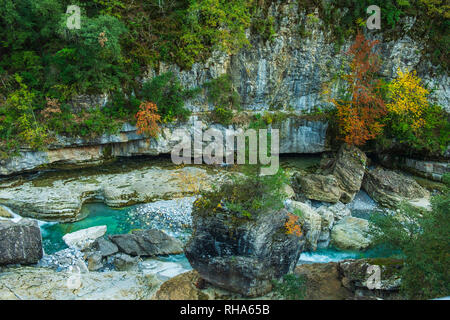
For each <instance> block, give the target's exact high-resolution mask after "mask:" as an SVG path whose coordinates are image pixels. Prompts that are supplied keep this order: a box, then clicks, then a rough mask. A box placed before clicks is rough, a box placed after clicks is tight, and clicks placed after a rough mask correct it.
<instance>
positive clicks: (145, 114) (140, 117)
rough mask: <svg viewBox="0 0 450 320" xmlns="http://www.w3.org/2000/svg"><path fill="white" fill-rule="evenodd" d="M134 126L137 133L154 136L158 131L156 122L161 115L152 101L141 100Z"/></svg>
mask: <svg viewBox="0 0 450 320" xmlns="http://www.w3.org/2000/svg"><path fill="white" fill-rule="evenodd" d="M136 119H137V122H136V126H137V128H138V130H137V133H138V134H148V135H149V136H150V137H153V138H156V137H157V136H158V133H159V131H160V129H159V126H158V122H159V121H160V120H161V116H160V115H159V114H158V107H157V106H156V104H154V103H153V102H142V103H141V105H140V106H139V111H138V112H137V113H136Z"/></svg>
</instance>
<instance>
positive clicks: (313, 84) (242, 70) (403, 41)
mask: <svg viewBox="0 0 450 320" xmlns="http://www.w3.org/2000/svg"><path fill="white" fill-rule="evenodd" d="M269 14H270V15H271V16H273V17H274V21H275V29H276V30H275V31H276V35H275V36H274V37H273V39H271V40H264V39H263V38H262V37H261V36H259V35H255V34H250V31H249V33H248V37H249V40H250V42H251V46H250V47H248V48H245V49H242V50H241V51H240V52H238V53H237V54H234V55H229V54H227V53H223V52H215V53H214V54H213V55H212V57H211V58H209V59H208V60H207V61H206V62H204V63H195V64H194V65H193V67H192V68H191V69H190V70H180V68H179V67H178V66H175V65H166V64H163V63H161V64H160V66H159V68H158V70H157V71H156V70H153V69H152V70H149V71H148V73H147V75H146V77H147V78H151V77H153V76H155V75H158V74H162V73H165V72H168V71H171V72H173V73H174V74H175V75H176V76H177V77H178V78H179V79H180V81H181V83H182V84H183V85H184V86H185V87H188V88H196V87H202V85H203V84H204V83H205V82H207V81H209V80H211V79H214V78H217V77H219V76H220V75H223V74H226V73H228V74H230V75H231V79H232V82H233V85H234V87H235V88H236V91H237V92H238V93H239V95H240V97H241V107H242V108H243V109H244V110H247V111H250V112H262V111H264V110H276V111H277V112H280V111H281V112H287V113H289V115H295V116H294V117H290V118H288V119H286V120H284V121H283V122H282V123H281V124H280V129H281V132H280V137H281V141H280V152H281V153H319V152H323V151H325V150H327V149H328V146H327V143H326V132H327V128H328V124H327V123H326V122H324V121H319V120H316V121H308V120H306V119H305V118H302V117H301V115H302V114H303V115H304V114H305V113H308V112H309V111H311V110H313V109H314V108H315V107H323V106H326V105H327V102H326V101H324V100H323V94H322V93H323V91H324V89H325V88H329V90H331V91H335V90H337V88H338V87H339V81H338V80H336V79H338V78H339V77H337V75H338V74H339V73H340V72H342V71H343V68H344V67H343V59H344V54H343V52H344V51H345V50H346V49H347V48H348V47H349V45H350V43H351V39H349V40H348V42H347V43H346V44H344V46H343V47H342V48H337V47H336V45H335V44H334V43H332V42H330V41H328V40H327V39H328V37H327V36H328V35H327V34H326V33H324V31H322V30H324V29H326V28H321V25H322V22H321V21H320V20H319V19H311V17H308V15H307V14H306V12H303V13H302V12H300V13H299V10H298V8H297V4H296V2H295V1H283V3H279V2H276V3H275V2H274V3H273V4H272V5H271V7H270V8H269ZM411 23H413V21H412V22H411ZM300 29H302V30H304V31H303V32H300ZM367 36H368V37H371V38H375V37H377V38H378V39H379V40H380V41H381V43H380V45H379V46H380V48H379V49H380V52H381V54H382V58H383V70H382V73H383V74H384V76H386V77H388V78H390V77H394V76H395V74H396V71H397V69H398V68H401V69H403V70H404V69H406V68H407V69H409V70H413V69H414V70H417V71H418V73H419V75H420V76H421V77H422V78H423V79H425V81H427V82H428V83H429V84H430V86H431V87H434V88H435V91H434V97H435V99H436V102H437V103H439V104H440V105H442V106H444V107H445V108H446V110H447V111H450V103H449V102H450V80H449V77H448V75H447V74H436V73H435V72H434V70H435V68H434V67H433V66H431V65H430V64H429V63H428V62H427V61H426V60H425V59H423V57H422V56H421V54H420V49H421V45H420V44H418V43H415V42H414V41H413V40H412V39H410V38H409V37H407V36H404V37H403V38H400V39H398V40H396V41H390V42H387V41H383V39H382V37H383V35H382V34H378V35H377V36H374V35H372V34H370V32H369V33H368V35H367ZM107 100H108V97H107V96H106V95H101V96H96V97H89V96H80V97H79V98H77V99H75V101H74V104H75V109H78V110H79V109H80V108H86V107H89V105H90V104H93V103H94V104H96V105H97V104H99V105H104V104H105V103H106V102H107ZM186 106H187V107H188V108H189V109H190V110H191V111H192V112H193V116H192V117H191V118H190V119H189V121H188V122H187V123H184V124H178V125H170V126H167V127H165V128H164V129H163V132H162V134H161V137H160V138H159V139H158V140H154V139H152V140H148V139H146V138H145V137H142V136H140V135H137V134H136V130H135V128H133V127H131V126H129V125H124V127H123V128H122V131H121V132H120V133H118V134H116V135H108V136H106V135H105V136H102V137H99V138H97V139H91V140H83V139H68V138H64V137H60V138H59V139H58V142H57V143H55V144H54V145H51V146H49V151H46V152H33V151H28V150H23V151H22V153H21V156H20V157H15V158H12V159H8V160H0V175H7V174H13V173H18V172H22V171H26V170H34V169H37V168H39V167H40V166H42V165H49V164H55V163H58V164H72V165H84V164H87V163H97V162H100V161H102V160H103V159H105V158H107V157H111V156H132V155H141V154H149V155H158V154H164V153H170V151H171V149H172V147H173V146H174V144H175V143H176V142H175V141H171V137H172V133H173V130H174V129H176V128H186V129H187V130H188V131H189V132H191V133H192V132H193V128H192V124H193V122H194V121H195V120H196V119H197V117H198V116H201V114H202V113H203V112H205V111H208V110H211V109H212V108H213V107H214V106H213V105H212V104H210V103H208V99H207V93H206V91H205V90H204V91H203V92H202V93H200V94H199V95H198V96H197V97H195V98H194V99H192V100H189V101H186ZM214 126H215V127H217V128H218V129H219V130H222V131H223V130H225V129H226V128H225V127H223V126H220V125H214Z"/></svg>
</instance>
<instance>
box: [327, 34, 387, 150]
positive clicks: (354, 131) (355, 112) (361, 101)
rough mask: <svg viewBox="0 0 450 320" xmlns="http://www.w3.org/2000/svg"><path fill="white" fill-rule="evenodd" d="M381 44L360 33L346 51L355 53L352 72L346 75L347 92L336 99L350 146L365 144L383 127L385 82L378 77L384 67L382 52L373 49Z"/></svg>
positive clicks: (351, 53)
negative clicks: (382, 91)
mask: <svg viewBox="0 0 450 320" xmlns="http://www.w3.org/2000/svg"><path fill="white" fill-rule="evenodd" d="M377 43H378V41H370V40H367V39H366V38H365V37H364V35H363V34H362V33H361V32H358V34H357V35H356V39H355V42H354V43H353V44H352V46H351V47H350V49H349V50H348V51H347V52H346V54H347V55H350V56H352V61H351V64H350V68H351V72H350V74H347V75H345V76H344V80H345V81H346V83H347V94H346V95H344V97H343V98H340V99H337V100H336V99H333V100H332V102H333V103H334V105H335V106H336V109H337V118H338V125H339V131H340V134H341V135H342V137H341V138H342V140H344V141H345V142H346V143H348V144H350V145H357V146H360V145H363V144H365V143H366V142H367V141H368V140H371V139H374V138H375V137H376V136H377V135H379V134H380V133H381V132H382V130H383V125H382V124H381V122H380V120H381V117H382V116H383V115H385V114H386V113H387V110H386V106H385V103H384V101H383V99H382V96H381V92H380V89H381V86H382V82H381V80H380V79H376V78H375V76H376V73H377V72H378V70H379V69H380V67H381V60H380V58H379V55H378V54H377V53H375V52H374V50H373V48H374V46H375V45H376V44H377Z"/></svg>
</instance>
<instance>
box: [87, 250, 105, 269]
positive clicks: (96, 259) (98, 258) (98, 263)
mask: <svg viewBox="0 0 450 320" xmlns="http://www.w3.org/2000/svg"><path fill="white" fill-rule="evenodd" d="M102 259H103V257H102V255H101V253H100V252H93V253H91V254H89V255H88V256H87V257H86V262H87V267H88V269H89V271H97V270H99V269H101V268H103V263H102Z"/></svg>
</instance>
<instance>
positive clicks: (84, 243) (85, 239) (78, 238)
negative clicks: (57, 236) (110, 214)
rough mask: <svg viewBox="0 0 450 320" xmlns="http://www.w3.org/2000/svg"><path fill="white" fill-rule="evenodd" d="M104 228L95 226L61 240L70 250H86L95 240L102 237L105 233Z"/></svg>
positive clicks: (70, 234) (65, 236) (105, 228)
mask: <svg viewBox="0 0 450 320" xmlns="http://www.w3.org/2000/svg"><path fill="white" fill-rule="evenodd" d="M106 230H107V227H106V226H96V227H91V228H87V229H82V230H79V231H75V232H72V233H68V234H66V235H64V237H63V240H64V242H65V243H66V244H67V246H68V247H70V248H76V249H78V250H84V249H87V248H88V247H89V246H90V245H92V243H94V241H95V240H97V239H98V238H100V237H103V236H104V235H105V233H106Z"/></svg>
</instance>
